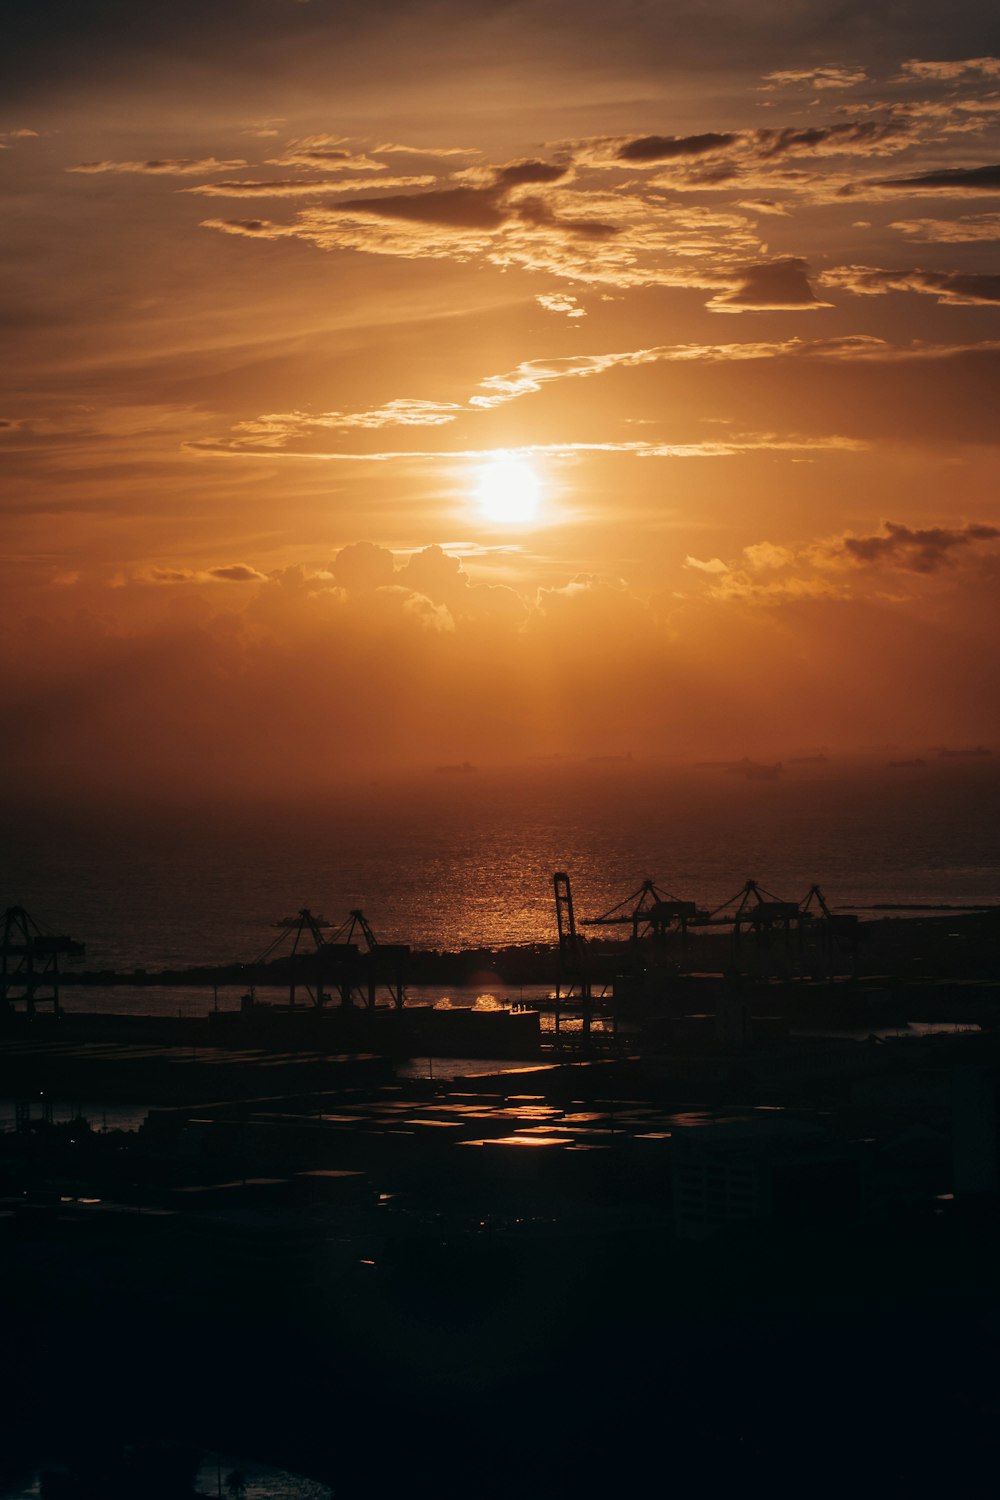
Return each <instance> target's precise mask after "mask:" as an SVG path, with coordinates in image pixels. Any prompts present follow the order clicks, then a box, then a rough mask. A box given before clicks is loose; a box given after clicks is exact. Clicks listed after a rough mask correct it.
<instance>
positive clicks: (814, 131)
mask: <svg viewBox="0 0 1000 1500" xmlns="http://www.w3.org/2000/svg"><path fill="white" fill-rule="evenodd" d="M911 133H912V131H911V127H910V125H909V124H908V122H907V121H905V120H896V119H887V120H849V121H845V122H844V123H842V124H839V125H820V126H812V127H804V126H785V127H783V128H781V129H762V130H755V131H752V132H750V133H749V134H748V135H747V136H746V138H745V139H746V142H747V145H748V147H749V148H750V150H751V151H752V153H753V154H754V155H755V156H757V157H759V158H760V159H761V160H763V161H773V160H776V159H777V158H780V157H786V156H802V155H816V156H844V155H851V156H872V155H878V154H881V153H882V152H883V151H884V150H885V148H886V146H887V144H888V145H889V148H890V149H893V150H901V149H902V148H903V147H904V146H905V145H907V144H908V137H909V136H910V135H911Z"/></svg>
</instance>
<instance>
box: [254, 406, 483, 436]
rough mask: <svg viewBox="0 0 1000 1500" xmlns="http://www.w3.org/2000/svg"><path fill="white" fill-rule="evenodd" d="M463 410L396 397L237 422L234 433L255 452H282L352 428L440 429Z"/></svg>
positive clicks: (456, 407)
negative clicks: (359, 406) (355, 407)
mask: <svg viewBox="0 0 1000 1500" xmlns="http://www.w3.org/2000/svg"><path fill="white" fill-rule="evenodd" d="M463 410H464V408H463V407H461V406H458V405H457V404H455V403H454V402H447V401H417V400H412V399H409V398H407V397H405V396H404V397H397V398H396V399H395V400H394V401H387V402H386V403H385V404H384V405H383V406H375V407H371V408H369V409H368V410H367V411H353V412H352V411H321V412H303V411H290V412H270V413H268V414H266V415H264V416H261V417H253V418H251V419H249V420H248V421H245V422H238V423H237V424H236V427H235V429H234V431H236V432H237V433H239V434H240V436H241V438H242V439H243V440H244V441H245V442H247V443H248V444H250V445H252V446H254V447H258V448H283V447H285V446H286V445H287V444H288V443H289V442H291V441H292V440H294V439H296V438H302V437H303V436H306V435H308V434H310V433H314V432H318V431H322V430H327V431H334V432H347V431H349V430H351V429H352V428H361V429H365V430H369V431H376V430H378V429H380V428H383V427H441V426H444V425H445V424H446V423H448V422H453V421H454V420H455V418H456V417H457V416H458V415H459V414H460V413H461V412H462V411H463Z"/></svg>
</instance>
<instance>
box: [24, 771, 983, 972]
mask: <svg viewBox="0 0 1000 1500" xmlns="http://www.w3.org/2000/svg"><path fill="white" fill-rule="evenodd" d="M554 870H568V871H569V872H570V874H571V877H572V880H573V888H574V894H575V897H576V906H577V913H578V916H586V915H592V914H597V913H600V912H601V911H604V910H606V909H607V908H609V907H610V906H612V905H613V904H614V903H615V902H616V901H618V900H620V899H621V898H623V897H625V896H627V895H628V894H629V893H630V892H631V891H634V890H635V889H636V888H637V887H638V886H639V885H640V884H641V882H642V880H643V879H644V878H645V877H647V876H651V877H652V878H653V879H654V880H656V882H657V884H658V885H660V886H662V887H663V888H664V889H666V890H668V891H671V892H672V893H673V894H674V895H676V896H678V897H681V898H682V899H687V900H697V901H699V902H701V903H704V904H706V905H709V906H712V905H716V904H719V903H721V902H722V901H724V900H725V899H726V898H728V897H730V896H732V895H733V894H734V893H735V892H736V891H737V890H738V889H739V888H740V886H741V885H742V884H743V882H744V881H745V880H746V879H747V878H748V877H751V876H752V877H753V878H755V879H757V880H759V881H760V882H761V884H762V885H764V886H765V887H767V888H768V889H769V890H770V891H773V892H774V893H775V894H776V895H777V896H779V897H780V898H781V899H785V900H789V899H796V898H799V897H801V896H803V895H805V893H806V891H807V890H808V888H809V886H810V885H811V884H812V883H813V882H814V881H818V882H819V884H820V885H821V886H822V888H823V890H824V892H825V894H826V897H827V900H828V901H829V902H830V904H831V905H837V906H851V905H861V906H864V905H868V904H873V903H882V902H900V903H906V902H942V903H955V904H961V903H963V902H970V903H971V902H1000V763H994V761H993V760H992V759H987V758H983V759H982V760H976V761H957V760H956V761H952V760H948V761H945V760H935V759H933V758H929V759H928V764H927V765H926V766H925V767H906V768H896V769H890V768H889V767H887V766H885V765H874V766H873V765H870V764H869V765H862V764H842V763H840V762H832V761H831V762H829V763H826V764H820V765H801V766H795V765H789V766H787V767H786V768H785V770H784V771H783V773H782V774H781V775H780V776H778V777H777V778H775V779H774V780H760V781H749V780H747V779H745V778H744V777H743V776H736V775H729V774H726V773H725V772H724V771H721V770H717V769H716V770H710V769H704V770H679V769H675V768H672V767H669V766H666V765H661V766H657V765H653V764H644V763H629V762H623V763H619V764H611V765H599V766H598V765H587V766H582V767H580V766H576V767H567V768H562V767H560V766H558V765H555V766H552V765H547V766H545V767H539V768H531V769H528V770H521V771H514V770H506V771H502V770H488V769H482V770H480V771H478V772H473V773H469V774H454V775H440V774H434V773H433V772H429V773H427V774H425V775H422V776H420V777H413V778H411V779H410V780H408V781H405V782H402V781H401V782H395V783H391V784H374V783H373V784H370V785H362V786H358V787H354V788H351V789H345V791H344V793H343V794H342V795H341V796H338V797H336V798H330V797H322V798H321V797H316V798H315V799H310V798H308V797H306V796H303V797H299V798H298V799H297V800H296V801H292V800H287V801H284V802H279V801H277V800H274V801H268V802H263V801H262V802H259V803H243V804H241V805H240V806H238V807H236V806H226V807H219V806H215V807H205V806H194V805H191V806H186V805H183V804H180V803H175V804H171V805H169V806H165V805H162V804H155V803H150V804H149V805H145V806H139V805H136V804H134V803H133V804H129V805H127V806H124V805H123V806H115V807H110V808H109V807H106V806H101V807H97V806H79V805H77V806H73V807H65V806H64V807H56V806H53V805H42V806H28V805H22V806H16V805H13V804H12V803H11V802H10V801H9V800H8V802H7V804H6V809H5V812H4V814H3V820H2V824H0V907H4V906H7V905H18V906H25V907H27V908H28V910H29V911H30V912H31V913H32V914H33V915H36V916H37V917H38V918H39V919H40V920H41V921H43V922H44V923H45V924H46V925H47V926H49V927H51V928H54V929H56V930H59V931H64V932H68V933H70V934H72V936H74V937H76V938H79V939H81V940H82V941H84V942H86V944H87V957H86V967H87V968H104V967H114V968H119V969H131V968H134V967H137V966H141V967H145V968H148V969H156V968H159V967H161V966H183V965H185V964H191V963H200V962H219V963H222V962H232V961H238V960H243V961H249V960H252V959H253V958H255V957H256V956H257V955H258V954H259V953H261V951H262V950H263V949H264V948H265V947H266V946H267V945H268V944H269V943H270V942H271V941H272V940H273V938H274V937H275V935H276V934H275V931H274V927H273V924H274V923H275V922H276V921H277V920H278V919H280V918H282V917H285V916H287V915H289V914H291V913H293V912H295V911H297V910H298V908H300V907H303V906H308V907H310V908H311V909H312V910H313V911H316V912H320V913H323V914H324V915H325V916H327V917H328V918H329V919H330V920H331V921H332V922H335V923H340V922H342V921H343V920H344V919H345V918H346V917H347V914H348V912H349V911H350V910H351V908H354V907H360V908H362V909H363V910H364V912H365V914H366V915H367V917H368V919H369V921H370V922H371V924H372V926H373V928H374V929H375V932H376V934H377V936H378V937H380V938H381V939H383V940H384V941H387V942H388V941H396V942H409V943H411V944H413V945H415V946H420V947H430V948H460V947H464V946H471V945H476V944H486V945H501V944H505V943H515V942H549V941H552V939H553V937H554V931H555V923H554V914H553V905H552V885H551V878H552V872H553V871H554Z"/></svg>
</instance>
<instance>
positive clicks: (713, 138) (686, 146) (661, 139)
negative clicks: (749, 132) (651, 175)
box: [615, 131, 742, 164]
mask: <svg viewBox="0 0 1000 1500" xmlns="http://www.w3.org/2000/svg"><path fill="white" fill-rule="evenodd" d="M741 139H742V137H741V136H740V135H738V134H735V133H733V132H729V131H727V132H722V133H720V132H717V131H706V132H705V133H703V134H702V135H686V136H674V135H640V136H634V137H633V138H632V140H629V141H625V142H624V143H623V144H622V145H621V146H620V147H619V148H618V150H617V152H616V153H615V158H616V160H618V161H624V162H629V163H630V164H635V163H644V162H653V163H656V162H663V161H676V160H677V159H678V158H681V159H686V158H689V157H692V156H706V155H709V154H716V153H718V152H720V151H724V150H726V149H728V148H729V147H730V146H734V145H736V144H737V142H738V141H740V140H741Z"/></svg>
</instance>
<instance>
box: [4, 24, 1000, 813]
mask: <svg viewBox="0 0 1000 1500" xmlns="http://www.w3.org/2000/svg"><path fill="white" fill-rule="evenodd" d="M38 9H39V12H41V10H42V9H45V15H44V16H42V15H41V14H39V15H38V16H34V17H25V18H24V20H23V23H22V24H21V25H20V26H19V28H18V34H17V36H16V38H15V45H14V46H13V49H12V52H11V55H10V56H9V57H8V59H7V61H6V63H5V64H4V67H5V69H6V70H7V73H8V76H7V79H6V82H4V80H2V79H0V83H3V92H2V97H3V98H4V99H5V100H6V103H5V105H4V114H3V118H2V119H0V148H2V149H0V174H2V177H3V180H4V192H5V202H6V204H7V207H6V210H5V218H4V229H3V245H4V271H5V275H4V277H3V278H2V282H0V299H2V317H3V319H4V323H5V326H6V330H7V340H6V348H7V351H8V357H7V360H6V361H5V364H4V368H3V371H2V374H0V382H2V391H0V451H2V453H3V470H4V475H5V479H4V488H3V497H4V498H3V509H2V516H0V520H2V526H3V546H2V549H0V554H2V563H0V567H2V571H0V580H2V587H3V593H4V599H5V604H6V608H5V610H4V611H3V618H2V621H0V673H2V677H3V688H4V698H5V703H6V706H7V715H6V729H7V732H6V734H5V737H4V745H3V750H2V752H0V753H2V755H3V757H4V763H5V765H6V767H7V769H8V772H9V773H14V774H16V775H18V776H21V777H25V778H28V779H29V780H30V779H31V778H33V777H38V778H39V779H40V780H41V781H43V782H44V781H45V779H46V778H51V777H53V776H55V777H57V778H58V779H60V780H61V781H63V782H64V783H65V784H67V785H68V786H70V787H73V786H75V785H80V786H87V785H91V784H94V783H95V782H100V783H101V784H110V785H114V784H117V783H119V782H120V783H122V784H128V785H134V786H136V787H139V788H141V787H144V786H145V787H156V786H160V785H167V784H168V785H175V784H179V785H182V786H183V785H186V784H189V783H190V784H194V783H197V784H199V785H200V784H209V785H226V786H231V785H237V786H240V787H247V788H251V787H254V786H257V785H262V784H273V782H274V779H275V777H287V778H289V779H290V780H291V781H296V780H297V779H302V780H303V781H305V780H308V781H310V782H314V783H315V782H317V781H318V782H320V783H322V782H323V780H324V778H329V779H331V780H332V779H334V778H336V777H339V776H342V775H343V774H344V773H345V771H346V772H349V771H354V770H363V771H365V772H366V773H367V772H368V771H370V770H371V768H372V767H373V766H374V765H378V766H380V767H382V766H384V767H386V768H388V767H390V766H391V765H393V764H397V763H399V764H414V765H421V764H424V763H427V764H434V763H436V762H438V761H441V760H449V761H451V760H462V759H464V758H469V759H472V760H474V761H477V762H478V761H488V760H518V759H523V758H524V757H525V756H527V755H532V754H546V753H551V752H553V751H556V750H560V751H563V752H566V753H569V754H579V755H587V754H610V753H625V752H628V751H631V752H632V753H633V754H636V755H639V754H644V755H665V756H673V757H681V758H684V757H698V756H703V755H709V754H712V755H715V754H720V755H729V754H732V755H743V754H750V755H761V756H771V757H776V756H781V755H787V754H794V753H796V752H801V751H803V750H805V751H808V750H810V749H815V748H819V747H820V746H822V747H826V748H828V749H832V750H838V749H858V748H864V747H871V746H883V745H887V744H899V745H910V746H915V747H920V746H925V745H930V744H937V743H941V742H949V743H954V744H966V743H968V744H974V743H978V742H992V741H1000V724H998V714H1000V710H998V707H997V704H998V701H1000V698H998V694H997V692H996V685H997V666H998V644H997V636H998V632H997V629H996V616H997V611H996V605H995V599H996V589H997V582H998V580H1000V504H998V497H997V485H996V477H997V461H996V454H997V446H996V445H997V442H998V439H1000V422H998V419H997V410H998V401H997V378H996V377H997V369H998V364H1000V263H998V256H997V242H998V240H1000V165H997V163H998V162H1000V60H998V59H1000V36H998V35H997V27H996V23H995V21H993V20H992V18H991V14H992V7H989V6H986V5H985V4H982V5H981V4H979V3H971V4H964V5H963V4H959V5H957V6H953V7H951V8H950V9H949V10H948V12H947V15H945V14H940V15H939V14H938V12H937V10H936V9H933V8H932V7H931V6H930V5H927V4H923V3H910V4H905V5H903V6H901V7H897V8H895V9H894V12H893V17H894V19H893V20H892V21H891V22H890V21H889V20H879V19H878V17H872V16H870V15H864V16H862V15H861V14H860V12H859V13H858V14H857V15H854V13H853V12H851V13H849V14H845V12H844V10H843V8H842V7H839V6H834V5H832V4H831V5H825V6H824V5H822V4H812V5H808V6H806V5H799V4H794V3H772V4H761V5H756V6H753V7H751V6H749V5H747V4H742V3H737V0H729V3H720V4H714V5H709V4H700V3H697V0H692V3H689V4H686V5H682V6H678V7H676V8H674V7H650V6H648V5H643V4H639V3H625V4H622V5H620V6H617V7H615V9H614V13H613V14H612V12H611V11H610V10H609V8H608V7H600V8H598V7H597V6H596V5H594V6H587V5H580V6H572V7H571V6H569V5H563V4H562V3H557V0H551V3H543V0H535V3H530V0H525V3H511V4H502V5H501V4H490V5H482V4H480V5H476V4H473V3H469V4H465V5H462V6H457V5H449V4H443V3H438V4H433V5H430V4H421V3H395V4H394V3H391V0H384V3H381V4H374V5H369V6H367V7H366V8H365V9H364V11H363V12H362V11H359V12H358V14H357V15H355V16H353V17H351V18H346V17H345V13H344V10H343V7H341V6H339V5H335V4H334V3H333V0H312V3H296V0H250V3H241V4H240V5H236V4H235V3H232V4H230V3H220V4H218V5H215V6H210V7H208V8H207V10H206V7H204V6H200V7H198V6H195V5H193V4H190V3H188V0H183V3H180V4H178V5H176V6H172V7H171V8H170V10H169V14H168V13H167V12H166V10H164V11H163V13H162V14H160V13H159V11H160V8H159V7H154V8H152V10H153V11H154V12H156V13H153V14H145V13H142V14H139V15H133V14H132V11H131V9H130V8H128V7H126V6H125V5H124V4H120V3H117V0H115V3H112V0H101V3H84V4H77V5H74V6H69V5H66V6H65V7H61V6H58V5H56V6H53V7H50V8H38ZM668 10H669V11H670V15H669V16H668V15H667V14H666V12H667V11H668ZM505 455H506V456H507V457H508V459H509V458H510V457H513V458H514V459H516V460H517V461H518V462H520V463H521V464H522V465H523V466H524V467H525V468H526V469H527V470H528V471H529V472H530V473H531V474H532V475H533V476H534V477H535V480H536V481H537V485H538V507H537V513H536V514H535V516H534V518H533V519H532V520H530V521H527V522H526V521H524V520H523V519H518V520H510V521H504V520H497V519H491V518H490V517H488V516H486V515H484V513H483V508H482V503H481V499H480V495H479V487H480V485H481V483H482V479H483V475H484V473H486V474H488V473H489V472H490V470H491V465H492V464H494V463H495V462H496V460H497V459H498V458H501V459H502V458H504V456H505ZM514 498H517V497H514Z"/></svg>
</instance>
